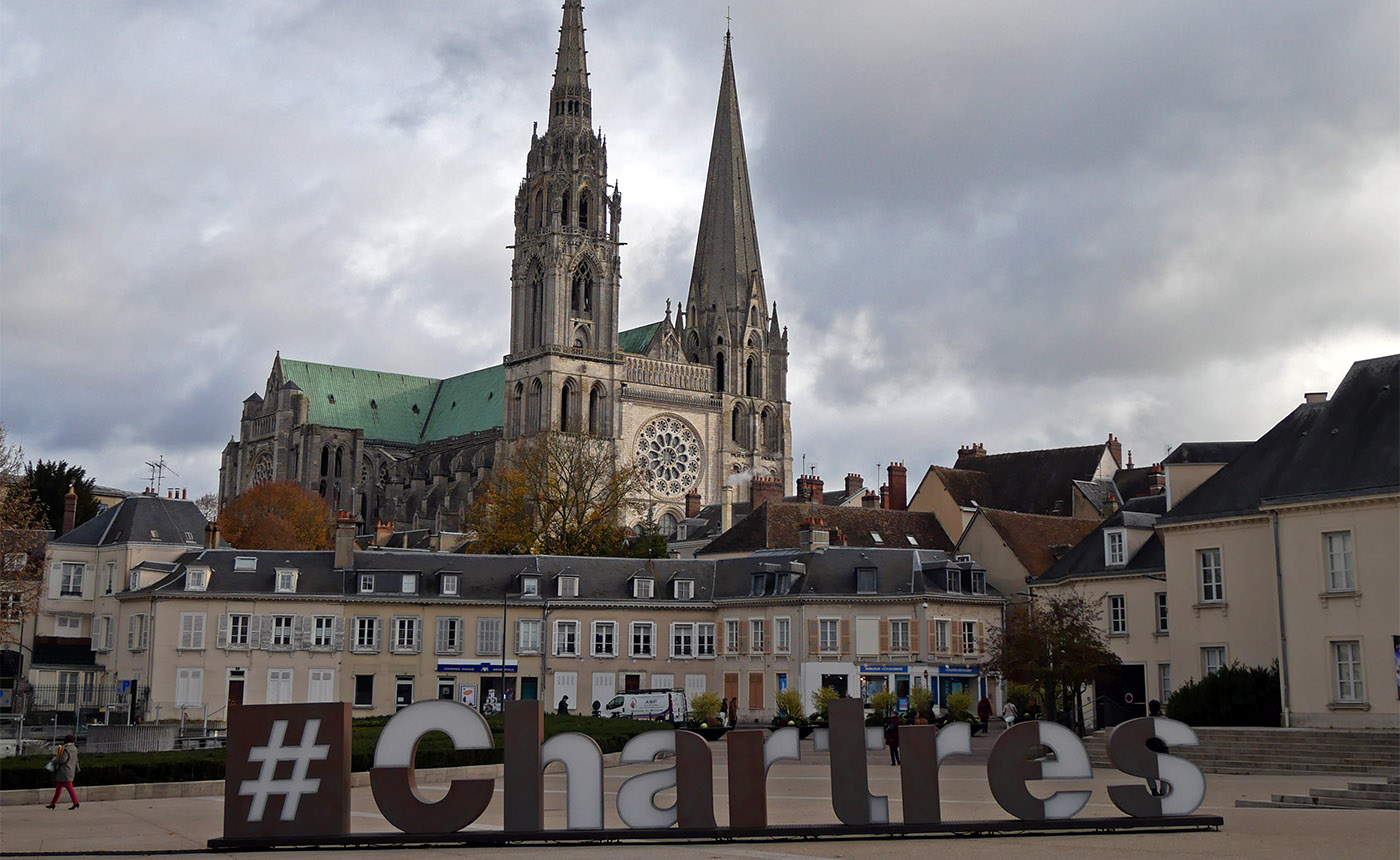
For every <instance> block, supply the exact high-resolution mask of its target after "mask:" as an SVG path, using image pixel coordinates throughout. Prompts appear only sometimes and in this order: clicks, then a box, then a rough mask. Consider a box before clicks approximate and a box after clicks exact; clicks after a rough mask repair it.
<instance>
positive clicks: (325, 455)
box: [321, 445, 331, 496]
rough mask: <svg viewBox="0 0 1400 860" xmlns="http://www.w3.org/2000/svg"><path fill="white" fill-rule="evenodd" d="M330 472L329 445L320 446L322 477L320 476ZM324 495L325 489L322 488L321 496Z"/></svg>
mask: <svg viewBox="0 0 1400 860" xmlns="http://www.w3.org/2000/svg"><path fill="white" fill-rule="evenodd" d="M330 470H331V446H329V445H322V446H321V475H322V476H324V475H326V474H327V473H328V472H330ZM323 483H324V482H323ZM325 494H326V490H325V487H324V486H322V488H321V495H323V496H324V495H325Z"/></svg>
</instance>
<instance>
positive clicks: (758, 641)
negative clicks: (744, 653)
mask: <svg viewBox="0 0 1400 860" xmlns="http://www.w3.org/2000/svg"><path fill="white" fill-rule="evenodd" d="M767 631H768V626H767V625H766V624H764V623H763V619H762V618H750V619H749V653H750V654H763V653H765V652H766V651H767V650H768V642H767V637H766V636H765V635H764V634H765V633H766V632H767Z"/></svg>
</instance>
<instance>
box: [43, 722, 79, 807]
mask: <svg viewBox="0 0 1400 860" xmlns="http://www.w3.org/2000/svg"><path fill="white" fill-rule="evenodd" d="M76 741H77V738H75V737H73V736H72V735H67V736H66V737H64V738H63V745H62V746H60V747H59V748H58V752H57V753H55V754H54V757H53V763H54V768H53V779H54V787H53V800H50V801H49V809H53V808H54V807H55V806H57V805H58V798H59V795H60V794H62V792H63V790H64V789H65V788H66V789H68V796H69V797H70V798H72V800H73V805H72V806H70V807H68V808H69V809H77V808H78V794H77V792H75V791H73V777H74V776H75V775H76V774H77V773H78V745H77V743H76Z"/></svg>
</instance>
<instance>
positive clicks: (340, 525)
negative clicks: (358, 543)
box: [335, 511, 355, 570]
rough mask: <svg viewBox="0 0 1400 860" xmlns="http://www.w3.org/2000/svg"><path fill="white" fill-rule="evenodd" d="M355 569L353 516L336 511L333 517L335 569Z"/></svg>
mask: <svg viewBox="0 0 1400 860" xmlns="http://www.w3.org/2000/svg"><path fill="white" fill-rule="evenodd" d="M354 567H355V516H354V514H351V513H350V512H349V511H337V512H336V515H335V569H336V570H351V569H353V568H354Z"/></svg>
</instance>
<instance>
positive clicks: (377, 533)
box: [374, 520, 394, 546]
mask: <svg viewBox="0 0 1400 860" xmlns="http://www.w3.org/2000/svg"><path fill="white" fill-rule="evenodd" d="M393 536H394V524H393V523H391V522H380V521H378V520H375V522H374V545H375V546H388V544H389V539H390V538H392V537H393Z"/></svg>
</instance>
